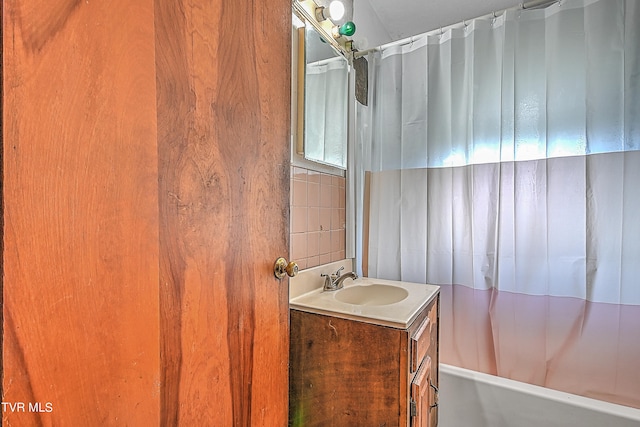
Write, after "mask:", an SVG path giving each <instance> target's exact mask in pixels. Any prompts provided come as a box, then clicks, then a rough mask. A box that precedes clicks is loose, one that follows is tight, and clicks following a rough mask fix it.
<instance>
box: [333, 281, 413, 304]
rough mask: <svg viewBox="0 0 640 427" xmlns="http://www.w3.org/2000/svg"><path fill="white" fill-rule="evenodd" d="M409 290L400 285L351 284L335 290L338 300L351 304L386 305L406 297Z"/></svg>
mask: <svg viewBox="0 0 640 427" xmlns="http://www.w3.org/2000/svg"><path fill="white" fill-rule="evenodd" d="M408 296H409V292H408V291H407V290H406V289H404V288H401V287H398V286H392V285H382V284H378V283H374V284H372V285H364V286H363V285H353V286H349V287H346V288H342V289H340V290H339V291H336V293H335V298H336V299H337V300H338V301H341V302H344V303H347V304H353V305H367V306H372V305H373V306H375V305H388V304H395V303H397V302H400V301H402V300H404V299H405V298H407V297H408Z"/></svg>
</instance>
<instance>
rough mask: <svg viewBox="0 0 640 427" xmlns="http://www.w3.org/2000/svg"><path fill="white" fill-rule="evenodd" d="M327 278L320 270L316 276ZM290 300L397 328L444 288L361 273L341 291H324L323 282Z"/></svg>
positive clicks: (322, 311)
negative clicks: (367, 275)
mask: <svg viewBox="0 0 640 427" xmlns="http://www.w3.org/2000/svg"><path fill="white" fill-rule="evenodd" d="M316 276H317V278H320V279H323V277H321V276H320V274H319V273H317V272H316V274H314V278H315V277H316ZM323 283H324V282H323V281H322V282H320V281H318V285H317V286H318V287H317V288H314V289H313V290H311V291H308V292H305V293H303V294H299V295H295V296H294V297H293V298H292V299H291V300H290V302H289V303H290V307H291V308H293V309H296V310H303V311H307V312H310V313H317V314H324V315H328V316H335V317H342V318H344V319H352V320H359V321H362V322H368V323H374V324H376V325H382V326H390V327H393V328H403V329H404V328H407V327H408V326H409V325H410V324H411V322H412V321H413V319H414V318H415V316H416V315H417V314H418V313H419V312H420V309H421V308H422V307H424V306H425V305H426V304H427V303H428V302H429V301H430V300H431V299H432V298H434V297H435V295H436V294H437V293H438V290H439V289H440V288H439V287H438V286H434V285H425V284H423V283H410V282H400V281H395V280H385V279H374V278H369V277H361V278H359V279H356V280H355V281H351V280H349V281H348V282H347V283H346V284H345V285H344V288H342V289H340V290H337V291H323V290H322V284H323Z"/></svg>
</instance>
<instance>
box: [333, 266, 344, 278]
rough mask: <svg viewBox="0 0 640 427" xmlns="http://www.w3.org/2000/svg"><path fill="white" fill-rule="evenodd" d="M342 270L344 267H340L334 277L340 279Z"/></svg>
mask: <svg viewBox="0 0 640 427" xmlns="http://www.w3.org/2000/svg"><path fill="white" fill-rule="evenodd" d="M342 270H344V265H343V266H342V267H340V268H339V269H338V270H337V271H336V272H335V273H333V275H334V276H336V278H338V277H340V272H341V271H342Z"/></svg>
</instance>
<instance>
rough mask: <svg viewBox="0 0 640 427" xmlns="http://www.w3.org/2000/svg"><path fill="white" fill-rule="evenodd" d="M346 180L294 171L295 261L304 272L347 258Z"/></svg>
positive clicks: (292, 184)
mask: <svg viewBox="0 0 640 427" xmlns="http://www.w3.org/2000/svg"><path fill="white" fill-rule="evenodd" d="M345 205H346V195H345V178H344V177H342V176H336V175H331V174H328V173H324V172H317V171H314V170H312V169H307V168H302V167H293V168H291V258H292V259H293V260H295V261H296V262H297V263H298V266H299V267H300V268H301V269H304V268H310V267H316V266H318V265H322V264H327V263H329V262H333V261H338V260H341V259H344V258H345V222H346V209H345Z"/></svg>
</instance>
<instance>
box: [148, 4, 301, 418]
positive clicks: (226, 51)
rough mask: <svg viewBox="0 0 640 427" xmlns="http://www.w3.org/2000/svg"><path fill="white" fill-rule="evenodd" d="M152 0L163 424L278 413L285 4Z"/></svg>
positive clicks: (282, 363)
mask: <svg viewBox="0 0 640 427" xmlns="http://www.w3.org/2000/svg"><path fill="white" fill-rule="evenodd" d="M265 6H266V5H260V4H254V3H253V2H224V1H220V0H218V1H213V2H202V1H184V2H165V1H159V0H158V1H156V7H155V21H156V63H157V90H158V103H157V110H158V126H159V131H158V137H159V139H158V150H159V156H160V159H159V160H160V176H159V184H160V191H159V195H160V196H159V197H160V221H161V228H160V243H161V248H162V253H161V259H162V262H161V286H160V305H161V311H160V318H161V341H162V344H161V345H162V371H163V383H164V384H165V389H164V390H163V396H162V423H163V425H171V426H172V425H176V424H177V423H180V424H184V425H206V424H207V423H210V422H211V420H215V424H216V425H238V426H240V425H242V426H250V425H273V426H276V425H284V424H285V423H286V417H287V390H288V388H287V384H288V383H287V375H288V370H287V367H288V363H287V360H288V341H287V337H288V318H287V314H288V291H287V286H286V281H285V282H283V283H281V284H279V283H278V282H277V281H276V280H275V279H274V278H273V273H272V265H273V262H274V261H275V259H276V258H277V257H278V256H283V255H284V256H286V255H287V254H288V233H286V232H285V231H286V230H287V229H288V227H287V224H288V213H287V211H288V185H289V184H288V182H289V181H288V179H289V169H288V153H289V130H290V118H289V115H290V63H291V41H290V19H291V10H290V4H289V2H286V1H278V2H270V3H269V5H268V7H265Z"/></svg>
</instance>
